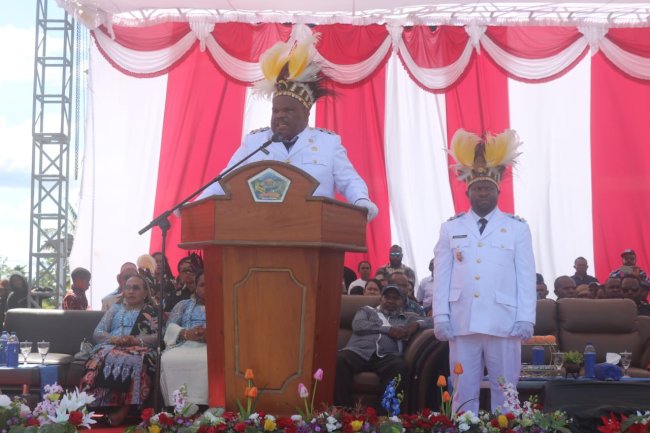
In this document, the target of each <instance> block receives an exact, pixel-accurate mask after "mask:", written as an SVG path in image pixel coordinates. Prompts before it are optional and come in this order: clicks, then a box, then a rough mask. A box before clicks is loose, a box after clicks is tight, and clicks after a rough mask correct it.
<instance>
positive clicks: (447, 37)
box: [402, 26, 469, 68]
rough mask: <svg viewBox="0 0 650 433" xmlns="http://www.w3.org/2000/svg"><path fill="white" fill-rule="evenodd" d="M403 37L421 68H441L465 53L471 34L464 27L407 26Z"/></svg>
mask: <svg viewBox="0 0 650 433" xmlns="http://www.w3.org/2000/svg"><path fill="white" fill-rule="evenodd" d="M402 39H403V40H404V44H405V45H406V49H407V50H408V52H409V54H410V55H411V57H412V58H413V60H414V61H415V63H416V64H417V65H418V66H420V67H421V68H441V67H443V66H448V65H450V64H451V63H454V62H455V61H456V60H458V58H459V57H460V55H461V54H462V53H463V50H464V49H465V46H466V45H467V40H468V39H469V36H468V35H467V32H466V31H465V28H464V27H456V26H440V27H438V28H436V29H435V30H434V31H431V28H430V27H428V26H414V27H411V28H405V29H404V32H403V33H402Z"/></svg>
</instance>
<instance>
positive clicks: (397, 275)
mask: <svg viewBox="0 0 650 433" xmlns="http://www.w3.org/2000/svg"><path fill="white" fill-rule="evenodd" d="M388 285H389V286H397V287H399V288H400V289H402V291H403V292H404V293H406V302H405V303H404V311H405V312H407V313H415V314H417V315H418V316H426V313H425V312H424V308H422V305H420V304H418V302H417V301H416V300H415V298H414V297H413V282H412V281H410V280H409V279H408V276H407V275H406V274H404V273H403V272H393V273H392V274H390V276H389V277H388Z"/></svg>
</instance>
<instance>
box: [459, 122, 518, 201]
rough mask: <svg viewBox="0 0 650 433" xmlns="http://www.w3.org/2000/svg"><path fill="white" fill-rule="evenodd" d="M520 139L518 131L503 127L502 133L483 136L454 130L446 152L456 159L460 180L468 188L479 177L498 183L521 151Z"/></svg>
mask: <svg viewBox="0 0 650 433" xmlns="http://www.w3.org/2000/svg"><path fill="white" fill-rule="evenodd" d="M520 145H521V141H520V140H519V136H518V135H517V132H515V131H514V130H512V129H506V130H505V131H503V132H502V133H501V134H497V135H492V134H489V133H488V134H487V135H486V136H485V139H482V138H481V137H479V136H478V135H476V134H474V133H471V132H467V131H465V130H464V129H462V128H461V129H459V130H458V131H456V133H455V134H454V136H453V137H452V139H451V146H450V148H449V150H448V152H449V154H450V155H451V156H452V157H453V158H454V159H455V160H456V164H455V165H454V166H453V168H454V169H455V170H456V175H457V176H458V179H459V180H464V181H465V182H467V188H468V189H469V187H470V185H471V184H473V183H474V182H476V181H479V180H488V181H490V182H493V183H494V184H495V185H496V186H497V187H498V186H499V182H501V178H502V176H503V173H504V171H505V170H506V168H507V167H508V166H509V165H514V164H515V158H517V157H518V156H519V155H520V154H521V152H517V150H518V148H519V146H520Z"/></svg>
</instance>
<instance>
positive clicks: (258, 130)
mask: <svg viewBox="0 0 650 433" xmlns="http://www.w3.org/2000/svg"><path fill="white" fill-rule="evenodd" d="M269 129H270V128H269V127H268V126H265V127H264V128H257V129H253V130H252V131H251V132H249V134H257V133H259V132H264V131H268V130H269Z"/></svg>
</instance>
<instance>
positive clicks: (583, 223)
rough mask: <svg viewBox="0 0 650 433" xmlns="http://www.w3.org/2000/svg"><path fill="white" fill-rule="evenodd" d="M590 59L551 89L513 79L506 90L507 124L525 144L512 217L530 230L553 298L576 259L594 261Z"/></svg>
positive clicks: (549, 85) (537, 260) (515, 183)
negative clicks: (555, 281) (559, 279)
mask: <svg viewBox="0 0 650 433" xmlns="http://www.w3.org/2000/svg"><path fill="white" fill-rule="evenodd" d="M590 60H591V58H590V57H589V56H586V57H585V58H584V59H583V60H582V61H581V62H580V64H579V65H577V67H575V68H574V69H573V70H571V71H570V72H569V73H568V74H566V75H565V76H563V77H561V78H559V79H557V80H554V81H550V82H548V83H543V84H536V85H530V84H524V83H521V82H518V81H515V80H510V81H509V85H508V91H509V95H510V101H509V102H510V124H511V125H516V129H517V132H518V133H519V135H520V137H522V139H523V141H524V144H523V146H522V151H523V153H522V155H521V157H520V159H519V165H518V166H517V167H516V168H515V170H514V179H513V190H514V196H515V197H514V201H515V211H516V213H518V214H519V215H522V216H524V217H525V218H526V220H527V221H528V223H529V225H530V229H531V232H532V234H533V246H534V250H535V263H536V265H537V269H538V271H540V272H541V271H542V270H543V272H544V275H545V276H546V279H547V280H551V281H547V284H548V285H549V290H550V291H551V292H552V291H553V289H552V283H553V281H552V279H553V278H554V277H556V276H559V275H573V272H574V270H573V268H571V266H572V265H573V260H574V259H575V258H576V257H578V256H584V257H585V258H586V259H587V261H588V262H589V263H593V262H594V261H593V230H592V224H591V222H592V213H591V198H592V195H591V154H590V129H589V128H590V119H589V113H590V102H591V101H590V80H589V77H590ZM549 173H552V175H549ZM542 233H545V234H546V236H544V237H543V238H542V237H541V234H542Z"/></svg>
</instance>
